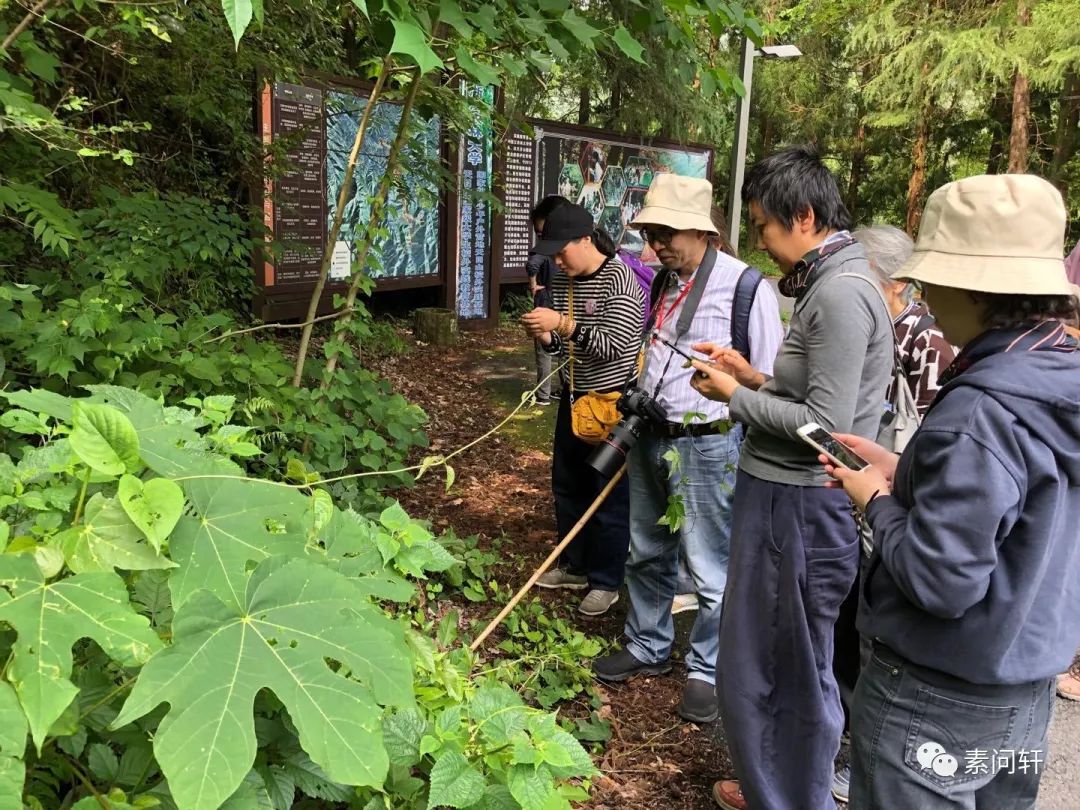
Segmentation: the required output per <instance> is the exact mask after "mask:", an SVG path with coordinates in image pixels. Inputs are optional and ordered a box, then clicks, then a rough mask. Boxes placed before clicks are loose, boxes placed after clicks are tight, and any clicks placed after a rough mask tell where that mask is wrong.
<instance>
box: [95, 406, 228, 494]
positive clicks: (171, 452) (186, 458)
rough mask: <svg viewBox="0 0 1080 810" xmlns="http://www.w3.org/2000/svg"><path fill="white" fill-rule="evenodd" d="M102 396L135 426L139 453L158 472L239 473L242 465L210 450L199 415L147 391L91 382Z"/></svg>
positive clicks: (170, 474) (175, 475) (177, 474)
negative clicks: (168, 405)
mask: <svg viewBox="0 0 1080 810" xmlns="http://www.w3.org/2000/svg"><path fill="white" fill-rule="evenodd" d="M86 387H87V389H88V390H89V391H90V392H91V393H92V394H93V398H94V399H95V400H97V399H101V400H104V401H105V402H107V403H108V404H109V406H111V407H113V408H115V409H116V410H118V411H120V412H121V413H122V414H124V415H125V416H126V417H127V418H128V420H129V421H130V422H131V424H132V425H133V426H134V428H135V433H136V434H137V437H138V442H139V455H140V456H141V457H142V460H143V463H144V464H146V466H147V467H149V468H150V469H151V470H153V471H154V472H156V473H157V474H158V475H161V476H164V477H166V478H179V477H181V476H187V475H197V474H215V475H240V474H241V471H240V468H239V467H238V466H237V465H236V464H234V463H232V462H231V461H229V460H228V459H225V458H223V457H221V456H220V455H217V454H215V453H208V452H207V451H206V450H205V449H204V447H205V440H204V439H203V438H202V437H201V436H200V435H199V433H198V428H199V425H200V424H201V423H200V421H199V419H198V417H196V416H194V415H193V414H191V413H190V412H188V411H185V410H183V409H181V408H166V407H165V406H164V405H162V404H161V403H160V402H155V401H154V400H152V399H150V397H148V396H146V395H145V394H140V393H139V392H138V391H132V390H131V389H130V388H121V387H119V386H116V385H88V386H86Z"/></svg>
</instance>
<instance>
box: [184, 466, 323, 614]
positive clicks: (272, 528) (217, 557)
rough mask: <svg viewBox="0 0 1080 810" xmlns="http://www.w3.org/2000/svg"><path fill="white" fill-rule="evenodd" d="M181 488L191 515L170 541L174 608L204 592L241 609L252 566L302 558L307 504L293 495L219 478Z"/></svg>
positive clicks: (264, 485) (260, 484)
mask: <svg viewBox="0 0 1080 810" xmlns="http://www.w3.org/2000/svg"><path fill="white" fill-rule="evenodd" d="M183 486H184V489H185V490H186V491H187V495H188V501H189V502H190V503H191V507H192V512H193V514H192V515H190V516H189V515H185V516H184V517H182V518H180V522H179V523H178V524H177V526H176V529H175V531H173V534H172V537H171V538H170V540H169V552H170V554H171V556H172V558H173V560H175V561H176V562H177V563H178V564H179V566H180V568H179V570H178V571H176V573H174V574H173V575H172V577H171V578H170V580H169V589H170V590H171V591H172V598H173V607H174V608H177V609H179V608H180V607H181V606H182V605H183V604H184V603H185V602H186V601H187V600H188V599H190V598H191V596H192V594H194V593H195V592H196V591H198V590H200V589H204V588H205V589H206V590H208V591H210V592H211V593H213V594H215V595H216V596H217V597H218V598H219V599H221V600H222V601H224V602H227V603H228V604H230V605H233V606H239V605H242V604H243V603H244V590H245V581H246V579H247V576H248V572H249V571H250V570H251V569H252V568H253V567H254V565H252V563H258V562H260V561H262V560H265V559H266V558H267V557H273V556H277V555H280V554H296V555H299V554H302V553H303V551H304V546H305V542H306V537H307V532H306V526H305V523H304V517H305V512H306V509H307V499H306V498H305V497H304V496H303V495H301V494H300V493H298V492H296V491H295V490H293V489H289V488H287V487H277V486H271V485H269V484H267V483H265V482H261V481H255V480H232V479H219V478H196V479H193V480H189V481H184V482H183Z"/></svg>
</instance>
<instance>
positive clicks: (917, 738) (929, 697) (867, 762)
mask: <svg viewBox="0 0 1080 810" xmlns="http://www.w3.org/2000/svg"><path fill="white" fill-rule="evenodd" d="M912 632H916V633H917V632H918V628H913V629H912ZM1053 705H1054V680H1053V679H1050V680H1042V681H1035V682H1033V683H1025V684H1017V685H1008V686H1004V685H1003V686H981V685H976V684H972V683H968V682H966V681H962V680H960V679H959V678H954V677H953V676H951V675H947V674H945V673H943V672H937V671H935V670H932V669H926V668H925V667H920V666H918V665H916V664H913V663H911V662H910V661H907V660H905V659H904V658H902V657H901V656H899V655H897V654H896V653H894V652H893V651H892V650H889V649H888V648H886V647H882V646H881V645H879V644H875V645H874V653H873V656H872V657H871V659H870V663H869V664H867V665H866V667H864V668H863V671H862V674H861V675H860V676H859V684H858V686H857V687H856V688H855V708H854V712H853V714H852V718H851V804H850V807H851V810H879V808H880V810H887V808H894V807H913V808H914V807H917V808H919V810H1024V809H1025V808H1032V807H1035V799H1036V797H1037V795H1038V792H1039V778H1040V776H1041V774H1042V771H1043V770H1044V769H1045V768H1046V759H1047V750H1046V738H1047V735H1046V731H1047V727H1048V726H1049V725H1050V716H1051V713H1052V711H1053ZM1001 757H1004V759H1002V758H1001Z"/></svg>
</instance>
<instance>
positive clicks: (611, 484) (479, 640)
mask: <svg viewBox="0 0 1080 810" xmlns="http://www.w3.org/2000/svg"><path fill="white" fill-rule="evenodd" d="M625 474H626V465H625V464H624V465H623V466H622V467H620V468H619V471H618V472H617V473H615V475H613V476H611V480H610V481H608V482H607V486H605V487H604V488H603V489H602V490H600V494H599V495H597V496H596V500H595V501H593V502H592V505H591V506H589V508H588V509H586V510H585V514H584V515H582V516H581V520H579V521H578V522H577V523H575V524H574V528H572V529H571V530H570V531H569V532H567V535H566V537H564V538H563V539H562V542H560V543H559V545H557V546H555V548H554V549H552V552H551V553H550V554H548V556H547V559H546V560H544V561H543V562H542V563H541V564H540V567H539V568H537V569H536V571H534V572H533V575H532V576H531V577H529V581H528V582H526V583H525V584H524V585H522V586H521V590H519V591H518V592H517V593H516V594H514V598H513V599H511V600H510V601H509V602H507V603H506V607H504V608H503V609H502V610H500V611H499V615H498V616H496V617H495V618H494V619H492V620H491V622H490V623H489V624H488V626H487V627H485V628H484V630H483V632H481V633H480V635H478V636H477V637H476V639H475V640H474V641H473V643H472V644H470V645H469V650H470V651H472V652H476V650H477V649H478V648H479V647H480V645H481V644H483V643H484V639H486V638H487V637H488V636H490V635H491V632H492V631H493V630H494V629H495V628H496V627H498V626H499V625H500V624H501V623H502V620H503V619H505V618H506V617H507V616H509V615H510V611H511V610H513V609H514V608H515V607H517V604H518V602H520V601H521V600H522V599H523V598H524V597H525V594H527V593H528V592H529V591H530V590H532V586H533V585H535V584H536V581H537V580H538V579H540V577H542V576H543V575H544V573H545V572H546V571H547V570H548V568H550V567H551V564H552V563H553V562H555V560H557V559H558V557H559V555H560V554H562V552H563V549H564V548H566V547H567V546H568V545H570V543H571V541H572V540H573V539H574V538H575V537H577V536H578V534H579V533H580V532H581V530H582V529H583V528H584V527H585V524H586V523H588V522H589V519H590V518H591V517H592V516H593V515H595V514H596V510H597V509H599V508H600V504H602V503H603V502H604V501H605V500H607V496H608V495H610V494H611V491H612V490H613V489H615V485H616V484H617V483H619V479H620V478H622V477H623V476H624V475H625Z"/></svg>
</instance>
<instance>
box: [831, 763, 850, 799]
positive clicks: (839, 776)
mask: <svg viewBox="0 0 1080 810" xmlns="http://www.w3.org/2000/svg"><path fill="white" fill-rule="evenodd" d="M850 791H851V766H850V765H845V766H844V767H843V768H837V769H836V773H834V774H833V778H832V795H833V798H834V799H836V800H837V801H838V802H846V801H847V800H848V793H849V792H850Z"/></svg>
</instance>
